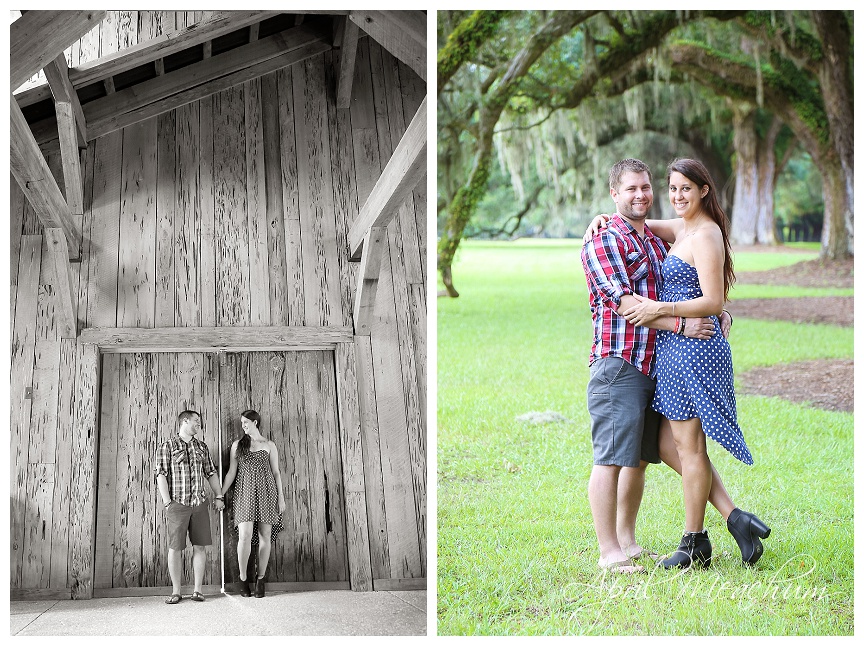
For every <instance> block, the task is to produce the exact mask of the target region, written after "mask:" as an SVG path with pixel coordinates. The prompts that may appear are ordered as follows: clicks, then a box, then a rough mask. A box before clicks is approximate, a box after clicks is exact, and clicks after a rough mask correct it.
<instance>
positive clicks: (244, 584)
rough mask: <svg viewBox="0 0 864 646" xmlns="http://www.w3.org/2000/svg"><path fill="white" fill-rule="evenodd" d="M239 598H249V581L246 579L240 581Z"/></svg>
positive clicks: (250, 590)
mask: <svg viewBox="0 0 864 646" xmlns="http://www.w3.org/2000/svg"><path fill="white" fill-rule="evenodd" d="M240 596H241V597H251V596H252V589H251V588H250V587H249V579H248V578H247V579H246V580H245V581H244V580H243V579H240Z"/></svg>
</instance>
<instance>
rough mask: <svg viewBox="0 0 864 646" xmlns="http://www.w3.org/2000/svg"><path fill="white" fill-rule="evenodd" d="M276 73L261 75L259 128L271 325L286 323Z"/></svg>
mask: <svg viewBox="0 0 864 646" xmlns="http://www.w3.org/2000/svg"><path fill="white" fill-rule="evenodd" d="M278 83H279V77H278V74H277V73H275V72H274V73H271V74H267V75H266V76H262V77H261V128H262V137H263V151H262V152H263V156H264V209H265V217H266V223H265V224H266V227H267V236H266V237H267V261H268V264H269V267H268V285H269V287H270V292H269V294H268V297H269V302H270V321H269V323H270V325H287V324H288V308H287V305H288V304H287V303H286V299H287V297H288V274H287V270H286V267H285V241H286V239H285V215H284V212H283V202H282V154H281V150H280V148H281V146H280V144H281V134H280V130H279V85H278Z"/></svg>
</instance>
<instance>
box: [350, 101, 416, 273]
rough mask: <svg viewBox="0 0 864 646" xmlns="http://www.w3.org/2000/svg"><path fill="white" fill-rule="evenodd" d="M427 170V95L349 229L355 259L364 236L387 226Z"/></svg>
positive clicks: (360, 248)
mask: <svg viewBox="0 0 864 646" xmlns="http://www.w3.org/2000/svg"><path fill="white" fill-rule="evenodd" d="M425 173H426V98H424V99H423V102H422V103H421V104H420V107H419V108H418V109H417V113H416V114H415V115H414V118H413V119H411V123H410V124H408V128H407V129H406V130H405V134H404V135H403V136H402V139H401V140H400V141H399V144H398V145H397V146H396V150H394V151H393V155H392V157H390V160H389V161H388V162H387V166H386V167H385V168H384V172H382V173H381V177H379V178H378V181H377V182H376V183H375V186H374V187H373V188H372V192H371V193H369V197H368V198H367V199H366V203H365V204H364V205H363V208H361V209H360V214H359V215H358V216H357V219H356V220H355V221H354V224H352V225H351V229H350V231H349V232H348V246H349V249H350V254H351V259H352V260H357V259H358V258H359V256H360V253H361V251H362V250H363V239H364V238H365V237H366V234H367V232H368V231H369V229H370V228H372V227H386V226H387V224H388V223H389V222H390V220H392V219H393V216H394V215H396V211H397V209H398V208H399V207H400V206H401V205H402V203H403V202H404V201H405V199H406V198H407V197H408V196H409V195H410V194H411V191H412V190H413V189H414V186H415V185H416V184H417V182H418V181H419V180H420V178H421V177H423V175H424V174H425Z"/></svg>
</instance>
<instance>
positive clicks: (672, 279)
mask: <svg viewBox="0 0 864 646" xmlns="http://www.w3.org/2000/svg"><path fill="white" fill-rule="evenodd" d="M667 180H668V182H669V200H670V202H671V203H672V206H673V207H674V209H675V212H676V213H677V214H678V216H679V217H680V220H673V221H663V222H664V224H665V223H668V224H665V226H666V229H667V231H658V230H657V229H658V228H660V227H655V226H653V225H652V231H654V232H655V233H657V234H659V235H661V237H664V238H666V237H667V236H668V238H669V239H670V242H673V245H672V247H671V248H670V250H669V254H668V256H667V258H666V260H665V261H664V263H663V267H662V271H663V290H662V292H661V294H660V301H659V302H658V301H652V300H650V299H644V298H642V297H640V296H638V295H637V296H636V298H637V299H638V300H639V301H640V303H639V304H638V305H636V306H634V307H632V308H630V309H629V310H627V311H625V312H624V313H623V314H624V316H625V318H627V320H628V321H630V323H632V324H634V325H645V324H647V323H650V322H651V321H652V320H654V319H655V318H657V317H658V316H662V315H671V316H674V317H681V318H682V319H684V318H689V317H712V318H713V319H714V330H715V334H714V336H712V337H711V338H710V339H707V340H706V339H691V338H686V337H684V336H683V335H682V334H680V333H678V334H676V333H674V332H664V331H661V332H659V334H658V338H657V346H656V365H655V372H656V377H657V390H656V394H655V396H654V403H653V406H654V409H655V410H656V411H657V412H659V413H660V414H662V415H663V416H664V417H666V418H668V419H669V422H670V424H671V427H672V435H673V437H674V440H675V446H676V448H677V451H678V456H679V458H680V461H681V467H682V481H683V487H684V506H685V525H686V526H685V530H686V531H685V533H684V537H683V538H682V539H681V543H680V545H679V547H678V550H676V552H675V553H674V554H672V555H671V556H670V558H668V559H666V560H664V561H663V562H662V565H663V566H664V567H666V568H673V567H688V566H690V565H691V563H695V564H697V565H700V566H708V565H710V563H711V543H710V541H709V540H708V532H707V531H706V530H705V529H704V522H705V508H706V505H707V502H708V493H709V491H710V489H711V480H712V473H711V461H710V460H709V458H708V453H707V442H706V439H705V438H706V436H708V437H710V438H711V439H713V440H715V441H717V442H718V443H719V444H720V445H721V446H723V447H724V448H725V449H726V450H727V451H729V452H730V453H731V454H732V455H733V456H734V457H735V458H737V459H738V460H741V461H742V462H744V463H745V464H753V458H752V456H751V455H750V450H749V449H748V448H747V444H746V443H745V442H744V435H743V433H742V432H741V428H740V427H739V426H738V422H737V419H736V409H735V392H734V388H733V382H734V379H733V372H732V355H731V352H730V349H729V343H728V342H727V340H726V338H725V337H724V336H723V334H722V333H721V330H720V324H719V321H718V317H719V315H720V314H721V312H722V310H723V304H724V303H725V302H726V298H727V296H728V293H729V288H730V287H731V285H732V283H733V281H734V280H735V274H734V273H733V270H732V257H731V248H730V245H729V238H728V235H727V220H726V215H725V213H724V212H723V209H722V208H721V207H720V204H719V202H718V201H717V197H716V191H715V188H714V183H713V180H712V179H711V177H710V175H709V174H708V171H707V170H706V169H705V167H704V166H703V165H702V164H701V163H700V162H698V161H696V160H693V159H678V160H676V161H674V162H672V164H670V166H669V168H668V170H667ZM664 234H666V235H664ZM669 234H671V235H669ZM680 330H681V331H683V324H682V325H680ZM733 513H734V512H733ZM735 520H736V519H733V518H731V516H730V521H729V522H730V523H732V522H734V521H735ZM740 521H741V522H742V523H744V522H746V523H749V526H748V527H747V528H743V529H742V531H744V530H745V529H746V530H747V531H750V532H755V533H756V534H757V535H759V536H762V537H763V538H764V537H766V536H767V535H768V533H769V532H770V530H769V529H768V528H767V527H766V526H765V525H764V524H763V523H762V522H761V521H760V520H759V519H758V518H756V517H755V516H752V515H748V517H747V518H741V519H740ZM732 529H733V528H732V526H731V524H730V531H732ZM733 535H734V531H733ZM760 553H761V552H760ZM756 558H758V556H757V557H756Z"/></svg>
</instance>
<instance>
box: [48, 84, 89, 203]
mask: <svg viewBox="0 0 864 646" xmlns="http://www.w3.org/2000/svg"><path fill="white" fill-rule="evenodd" d="M54 108H55V111H56V112H57V133H58V135H59V137H60V157H61V160H62V162H63V185H64V186H65V187H66V204H67V205H68V206H69V212H70V213H71V214H72V215H82V214H83V213H84V186H83V182H82V177H81V157H80V155H79V153H78V141H77V129H76V127H75V117H74V116H73V114H72V113H73V108H72V105H71V104H69V103H66V102H64V101H58V102H57V104H56V105H55V106H54Z"/></svg>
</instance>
